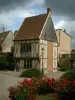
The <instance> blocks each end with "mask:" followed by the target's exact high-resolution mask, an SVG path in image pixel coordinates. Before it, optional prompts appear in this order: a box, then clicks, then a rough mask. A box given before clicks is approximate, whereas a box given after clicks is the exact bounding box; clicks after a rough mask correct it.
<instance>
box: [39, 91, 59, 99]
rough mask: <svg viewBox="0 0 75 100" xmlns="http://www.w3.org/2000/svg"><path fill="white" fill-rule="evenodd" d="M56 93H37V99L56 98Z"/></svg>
mask: <svg viewBox="0 0 75 100" xmlns="http://www.w3.org/2000/svg"><path fill="white" fill-rule="evenodd" d="M56 95H57V94H56V93H51V94H46V95H38V100H58V99H57V98H56V99H55V97H56Z"/></svg>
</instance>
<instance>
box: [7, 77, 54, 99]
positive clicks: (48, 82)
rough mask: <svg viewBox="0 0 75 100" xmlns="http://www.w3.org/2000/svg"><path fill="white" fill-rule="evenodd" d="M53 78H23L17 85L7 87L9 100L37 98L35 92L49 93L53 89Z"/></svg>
mask: <svg viewBox="0 0 75 100" xmlns="http://www.w3.org/2000/svg"><path fill="white" fill-rule="evenodd" d="M54 82H55V79H54V78H52V79H50V78H44V79H42V80H38V81H37V79H34V78H31V79H29V80H28V79H24V80H23V81H22V82H19V83H18V85H15V86H10V87H9V88H8V91H9V98H10V99H11V100H37V96H36V95H37V94H39V93H42V89H43V93H46V92H47V93H50V92H52V91H53V90H54Z"/></svg>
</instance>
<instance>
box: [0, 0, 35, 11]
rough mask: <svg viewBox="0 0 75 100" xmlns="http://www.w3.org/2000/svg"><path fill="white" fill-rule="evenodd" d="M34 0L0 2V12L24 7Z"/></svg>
mask: <svg viewBox="0 0 75 100" xmlns="http://www.w3.org/2000/svg"><path fill="white" fill-rule="evenodd" d="M32 1H34V0H0V12H5V11H10V10H14V9H16V8H18V7H22V8H23V7H25V6H27V5H28V4H30V3H32Z"/></svg>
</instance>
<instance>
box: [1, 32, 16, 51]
mask: <svg viewBox="0 0 75 100" xmlns="http://www.w3.org/2000/svg"><path fill="white" fill-rule="evenodd" d="M13 39H14V34H13V32H12V31H5V32H2V33H0V52H11V48H12V46H13Z"/></svg>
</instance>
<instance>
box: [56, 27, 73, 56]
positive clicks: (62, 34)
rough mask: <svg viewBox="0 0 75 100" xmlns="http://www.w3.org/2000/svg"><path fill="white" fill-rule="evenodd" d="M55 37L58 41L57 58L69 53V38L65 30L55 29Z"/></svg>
mask: <svg viewBox="0 0 75 100" xmlns="http://www.w3.org/2000/svg"><path fill="white" fill-rule="evenodd" d="M56 35H57V39H58V57H62V56H64V54H70V53H71V39H72V38H71V36H70V35H69V34H67V33H66V30H64V31H63V30H62V29H57V30H56Z"/></svg>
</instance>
